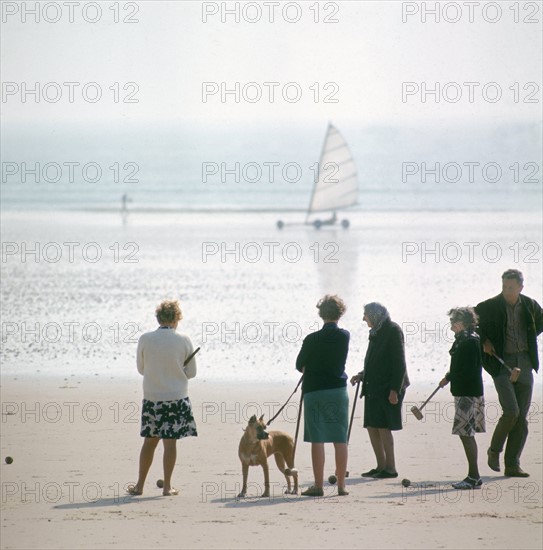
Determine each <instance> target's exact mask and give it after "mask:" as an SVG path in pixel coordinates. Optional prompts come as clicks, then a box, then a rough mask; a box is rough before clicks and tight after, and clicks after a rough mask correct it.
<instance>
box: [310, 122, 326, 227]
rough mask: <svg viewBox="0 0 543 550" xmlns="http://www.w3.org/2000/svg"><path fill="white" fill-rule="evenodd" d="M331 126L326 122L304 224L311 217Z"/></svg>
mask: <svg viewBox="0 0 543 550" xmlns="http://www.w3.org/2000/svg"><path fill="white" fill-rule="evenodd" d="M331 126H332V123H331V122H330V121H328V128H326V134H325V136H324V141H323V142H322V148H321V156H320V157H319V172H318V174H317V177H316V179H315V181H314V182H313V193H311V199H310V200H309V207H308V208H307V215H306V217H305V223H306V224H307V222H308V220H309V216H310V215H311V205H312V204H313V198H314V197H315V191H316V190H317V185H318V183H319V180H320V173H321V168H322V157H323V156H324V149H325V147H326V142H327V141H328V134H329V133H330V128H331Z"/></svg>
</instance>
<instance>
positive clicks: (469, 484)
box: [452, 476, 483, 491]
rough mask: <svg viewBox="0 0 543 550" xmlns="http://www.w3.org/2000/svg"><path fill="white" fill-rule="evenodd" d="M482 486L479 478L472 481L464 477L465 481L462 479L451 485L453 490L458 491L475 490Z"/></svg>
mask: <svg viewBox="0 0 543 550" xmlns="http://www.w3.org/2000/svg"><path fill="white" fill-rule="evenodd" d="M482 484H483V480H482V479H481V478H479V479H473V478H472V477H469V476H468V477H466V479H463V480H462V481H458V482H457V483H453V484H452V486H453V487H454V488H455V489H460V490H461V491H465V490H468V489H476V488H478V487H480V486H481V485H482Z"/></svg>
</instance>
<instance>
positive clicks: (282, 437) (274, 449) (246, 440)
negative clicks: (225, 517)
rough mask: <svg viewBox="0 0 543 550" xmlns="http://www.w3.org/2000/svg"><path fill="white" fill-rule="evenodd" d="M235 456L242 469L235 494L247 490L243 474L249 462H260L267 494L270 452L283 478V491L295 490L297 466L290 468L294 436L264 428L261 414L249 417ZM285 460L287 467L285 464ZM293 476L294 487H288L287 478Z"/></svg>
mask: <svg viewBox="0 0 543 550" xmlns="http://www.w3.org/2000/svg"><path fill="white" fill-rule="evenodd" d="M238 455H239V459H240V460H241V469H242V472H243V487H242V489H241V493H240V494H239V495H238V498H241V497H244V496H245V495H246V494H247V476H248V474H249V466H259V465H260V466H262V469H263V470H264V492H263V493H262V496H263V497H269V496H270V472H269V468H268V457H269V456H271V455H274V457H275V462H276V463H277V467H278V468H279V470H280V471H281V473H283V474H284V476H285V479H286V480H287V490H286V491H285V494H292V495H297V494H298V470H296V469H295V468H294V440H293V439H292V437H290V435H288V434H287V433H285V432H280V431H270V432H267V431H266V424H265V422H264V415H262V416H261V417H260V418H259V419H258V420H257V419H256V416H255V415H253V416H251V418H250V419H249V423H248V424H247V428H245V433H244V434H243V437H242V438H241V441H240V442H239V449H238ZM285 463H286V465H287V466H288V468H285ZM291 477H292V478H294V488H293V489H291V485H290V478H291Z"/></svg>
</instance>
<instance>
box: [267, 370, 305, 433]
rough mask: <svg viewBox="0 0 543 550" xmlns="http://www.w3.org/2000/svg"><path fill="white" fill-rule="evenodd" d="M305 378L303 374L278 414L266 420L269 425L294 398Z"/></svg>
mask: <svg viewBox="0 0 543 550" xmlns="http://www.w3.org/2000/svg"><path fill="white" fill-rule="evenodd" d="M303 379H304V375H303V374H302V377H301V378H300V380H299V382H298V384H296V387H295V388H294V391H293V392H292V393H291V394H290V396H289V398H288V399H287V400H286V401H285V404H284V405H283V406H282V407H281V408H280V409H279V410H278V411H277V413H276V414H274V415H273V417H272V418H271V419H270V420H268V421H267V422H266V425H267V426H269V425H270V424H271V423H272V422H273V421H274V420H275V419H276V418H277V417H278V416H279V415H280V414H281V411H282V410H283V409H284V408H285V407H286V406H287V405H288V402H289V401H290V400H291V399H292V396H293V395H294V394H295V393H296V392H297V391H298V388H299V387H300V384H301V383H302V380H303Z"/></svg>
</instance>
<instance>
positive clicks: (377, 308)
mask: <svg viewBox="0 0 543 550" xmlns="http://www.w3.org/2000/svg"><path fill="white" fill-rule="evenodd" d="M364 314H365V315H366V317H367V318H368V319H369V320H370V322H371V324H372V325H373V328H375V329H379V328H381V325H382V324H383V323H384V322H385V321H386V320H387V319H390V313H389V312H388V309H387V308H386V307H385V306H384V305H383V304H380V303H379V302H370V303H369V304H366V305H365V306H364Z"/></svg>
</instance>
